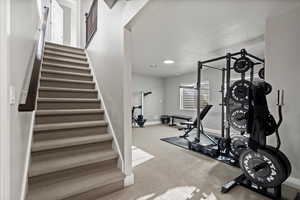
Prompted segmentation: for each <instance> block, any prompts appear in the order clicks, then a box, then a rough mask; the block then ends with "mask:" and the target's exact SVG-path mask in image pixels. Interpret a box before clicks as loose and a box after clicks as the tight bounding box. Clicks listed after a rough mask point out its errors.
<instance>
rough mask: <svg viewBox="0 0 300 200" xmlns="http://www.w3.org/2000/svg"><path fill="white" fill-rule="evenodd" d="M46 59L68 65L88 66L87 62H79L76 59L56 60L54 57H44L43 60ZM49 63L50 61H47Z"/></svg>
mask: <svg viewBox="0 0 300 200" xmlns="http://www.w3.org/2000/svg"><path fill="white" fill-rule="evenodd" d="M45 59H48V60H53V61H60V62H67V63H68V62H69V63H77V64H83V65H88V64H89V63H88V62H87V61H79V60H76V59H71V58H57V57H55V56H44V57H43V60H45ZM48 62H50V61H48Z"/></svg>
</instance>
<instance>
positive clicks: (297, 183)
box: [284, 177, 300, 190]
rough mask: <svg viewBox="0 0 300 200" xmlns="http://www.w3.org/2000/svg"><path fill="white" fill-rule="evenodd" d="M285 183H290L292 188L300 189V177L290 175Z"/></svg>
mask: <svg viewBox="0 0 300 200" xmlns="http://www.w3.org/2000/svg"><path fill="white" fill-rule="evenodd" d="M284 184H285V185H288V186H290V187H292V188H295V189H297V190H300V179H298V178H294V177H289V178H288V179H287V180H286V181H285V182H284Z"/></svg>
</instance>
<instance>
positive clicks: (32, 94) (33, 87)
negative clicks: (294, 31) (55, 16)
mask: <svg viewBox="0 0 300 200" xmlns="http://www.w3.org/2000/svg"><path fill="white" fill-rule="evenodd" d="M48 15H49V8H48V7H44V14H43V19H42V25H41V29H40V35H39V39H38V40H37V44H36V45H37V48H36V52H35V58H34V62H33V68H32V72H31V78H30V82H29V88H28V93H27V97H26V100H25V103H24V104H19V111H20V112H26V111H33V110H34V109H35V103H36V97H37V92H38V91H37V90H38V83H39V76H40V70H41V65H42V60H43V55H44V46H45V37H46V28H47V20H48Z"/></svg>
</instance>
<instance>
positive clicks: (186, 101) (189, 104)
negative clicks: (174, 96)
mask: <svg viewBox="0 0 300 200" xmlns="http://www.w3.org/2000/svg"><path fill="white" fill-rule="evenodd" d="M179 93H180V110H196V109H197V90H196V87H195V85H181V86H180V87H179ZM208 102H209V83H208V82H203V83H201V97H200V105H201V108H204V107H205V106H206V105H208Z"/></svg>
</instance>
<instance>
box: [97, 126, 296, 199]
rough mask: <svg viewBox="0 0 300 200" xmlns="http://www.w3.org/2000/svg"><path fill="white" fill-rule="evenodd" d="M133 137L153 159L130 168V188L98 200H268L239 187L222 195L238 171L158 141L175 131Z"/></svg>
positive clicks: (152, 130)
mask: <svg viewBox="0 0 300 200" xmlns="http://www.w3.org/2000/svg"><path fill="white" fill-rule="evenodd" d="M133 134H134V137H133V145H134V146H136V147H137V148H139V149H141V150H143V151H145V152H147V153H149V154H151V155H152V156H154V158H152V159H149V160H148V161H146V162H144V163H142V164H139V165H137V166H136V167H135V168H134V175H135V184H134V185H132V186H130V187H127V188H125V189H124V190H121V191H118V192H116V193H113V194H111V195H108V196H105V197H103V198H101V200H188V199H189V200H244V199H245V200H264V199H268V198H265V197H263V196H261V195H259V194H256V193H254V192H252V191H249V190H247V189H245V188H242V187H239V186H238V187H236V188H234V189H233V190H232V191H231V192H230V193H228V194H222V193H221V192H220V187H221V185H222V184H224V183H226V182H227V181H229V180H231V179H233V178H235V177H236V176H238V175H240V170H239V169H238V168H235V167H230V166H228V165H226V164H223V163H221V162H218V161H216V160H213V159H210V158H208V157H206V156H203V155H200V154H198V153H195V152H191V151H188V150H185V149H183V148H180V147H177V146H175V145H171V144H169V143H166V142H163V141H161V140H160V139H161V138H165V137H172V136H176V135H178V134H182V133H181V132H179V131H178V130H177V129H175V128H170V127H167V126H151V127H147V128H143V129H134V133H133ZM283 193H284V196H286V197H288V198H287V199H291V200H292V199H293V198H294V197H295V195H296V192H295V191H294V190H292V189H290V188H287V187H284V189H283ZM99 200H100V199H99Z"/></svg>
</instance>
